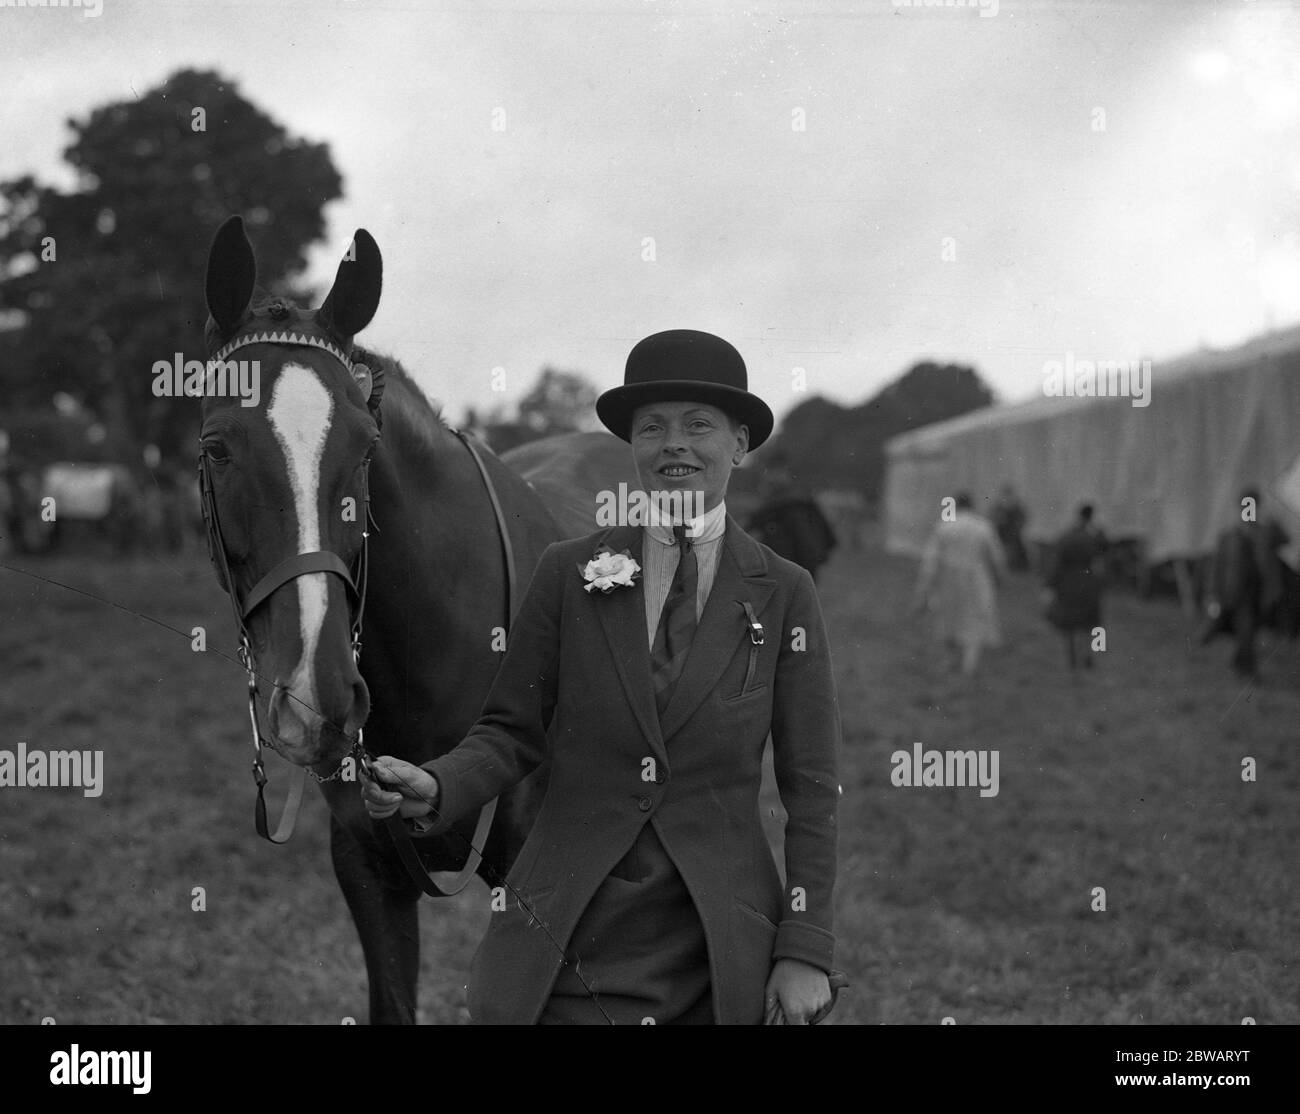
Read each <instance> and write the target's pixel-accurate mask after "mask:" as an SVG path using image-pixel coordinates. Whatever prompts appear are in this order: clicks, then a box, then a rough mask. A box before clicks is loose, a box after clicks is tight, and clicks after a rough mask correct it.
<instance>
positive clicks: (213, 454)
mask: <svg viewBox="0 0 1300 1114" xmlns="http://www.w3.org/2000/svg"><path fill="white" fill-rule="evenodd" d="M203 455H204V456H206V457H207V458H208V459H209V460H210V461H212V463H213V464H225V463H226V462H227V461H228V460H229V459H230V453H229V452H228V451H227V449H226V446H225V445H223V444H222V443H221V442H220V441H204V442H203Z"/></svg>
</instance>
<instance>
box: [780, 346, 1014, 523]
mask: <svg viewBox="0 0 1300 1114" xmlns="http://www.w3.org/2000/svg"><path fill="white" fill-rule="evenodd" d="M993 398H994V396H993V391H992V390H991V389H990V388H989V386H988V385H987V384H986V383H985V382H984V381H983V380H982V379H981V378H980V377H979V374H978V373H977V372H976V371H975V370H974V368H969V367H964V366H962V365H960V364H944V365H940V364H935V363H930V362H923V363H919V364H916V365H915V366H913V367H912V368H911V369H910V370H909V371H908V372H907V373H906V374H905V375H903V376H901V377H900V378H899V379H896V380H895V381H894V382H893V383H890V384H888V385H887V386H885V387H884V388H882V389H881V390H880V391H879V392H877V393H876V394H875V395H874V396H872V397H871V398H870V399H868V400H867V401H866V402H864V403H862V404H861V405H860V406H854V407H843V406H839V405H837V404H836V403H834V402H831V401H829V400H828V399H824V398H821V397H815V398H810V399H809V400H808V401H807V402H804V403H801V404H800V405H799V406H797V407H795V408H794V409H793V410H791V411H790V412H789V413H788V414H787V415H786V417H785V420H784V421H783V422H782V423H781V429H780V431H779V432H778V434H777V435H776V436H775V437H774V438H773V439H772V441H771V444H770V447H765V448H764V450H763V456H764V458H765V459H766V460H768V461H773V460H775V461H779V462H780V464H781V466H782V467H783V468H786V469H788V470H789V472H790V474H791V475H792V477H793V478H794V480H795V481H796V483H797V484H798V485H800V486H802V487H804V488H808V489H812V490H817V489H819V488H827V487H840V488H849V489H853V490H857V491H861V492H863V493H864V494H865V495H866V497H867V498H868V500H875V499H876V498H877V497H878V496H879V494H880V489H881V485H882V484H883V482H884V474H885V442H886V441H888V440H889V439H890V438H891V437H896V436H898V434H900V433H906V432H907V431H908V430H911V429H916V428H918V427H920V426H923V425H929V424H930V423H932V422H938V421H943V420H945V419H947V418H953V417H956V416H957V415H958V414H964V413H967V412H968V411H970V410H977V409H979V408H980V407H982V406H988V405H990V404H991V403H992V402H993ZM756 463H758V462H756Z"/></svg>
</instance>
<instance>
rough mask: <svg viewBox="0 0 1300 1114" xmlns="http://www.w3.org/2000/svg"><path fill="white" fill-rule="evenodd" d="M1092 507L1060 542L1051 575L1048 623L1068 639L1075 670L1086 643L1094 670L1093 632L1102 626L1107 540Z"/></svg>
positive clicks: (1082, 512)
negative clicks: (1093, 517)
mask: <svg viewBox="0 0 1300 1114" xmlns="http://www.w3.org/2000/svg"><path fill="white" fill-rule="evenodd" d="M1092 513H1093V512H1092V506H1091V504H1089V503H1084V504H1083V505H1082V506H1081V507H1080V508H1079V513H1078V517H1077V519H1076V520H1075V522H1074V525H1072V526H1071V527H1070V528H1069V529H1068V530H1066V531H1065V533H1064V534H1062V535H1061V536H1060V537H1059V538H1058V539H1057V541H1056V546H1055V554H1054V556H1053V559H1052V564H1051V568H1050V571H1049V573H1048V576H1047V587H1048V588H1049V590H1050V591H1051V593H1052V597H1051V601H1050V603H1049V604H1048V607H1047V618H1048V621H1049V622H1050V623H1051V624H1052V625H1053V626H1054V627H1056V628H1057V630H1059V631H1060V632H1061V633H1062V634H1063V635H1064V636H1065V653H1066V658H1067V660H1068V661H1069V663H1070V668H1071V669H1074V668H1075V667H1076V665H1077V663H1078V660H1079V655H1078V653H1076V644H1077V643H1079V642H1080V641H1081V642H1082V647H1083V650H1082V656H1083V664H1084V667H1085V668H1087V669H1091V668H1092V637H1093V635H1092V632H1093V629H1094V628H1095V627H1099V626H1101V589H1102V573H1103V570H1102V565H1101V561H1102V557H1103V556H1104V555H1105V553H1106V537H1105V535H1104V534H1102V532H1101V531H1100V530H1099V529H1097V527H1096V526H1094V525H1093V522H1092Z"/></svg>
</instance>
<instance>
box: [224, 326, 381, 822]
mask: <svg viewBox="0 0 1300 1114" xmlns="http://www.w3.org/2000/svg"><path fill="white" fill-rule="evenodd" d="M249 344H278V345H286V346H288V345H299V346H308V347H312V348H320V349H322V350H323V351H325V352H327V353H329V355H331V356H333V357H334V358H335V359H336V360H338V361H339V362H340V363H342V364H343V366H344V367H346V368H347V369H348V374H349V375H351V376H352V377H353V378H354V379H357V380H360V379H362V378H363V377H365V378H366V380H367V381H368V379H369V369H368V368H367V367H366V366H365V365H364V364H356V363H354V362H353V361H352V359H351V358H350V357H349V356H348V355H347V353H345V352H344V351H343V350H342V349H341V348H339V347H338V346H337V345H335V344H333V343H332V342H330V341H328V340H324V339H322V338H320V337H316V336H311V335H308V334H304V333H296V332H292V331H289V330H269V331H262V332H257V333H250V334H246V335H244V336H241V337H237V338H236V339H234V340H232V341H230V342H229V343H227V344H226V345H224V346H223V347H222V348H221V349H220V350H219V351H218V352H217V353H216V354H215V355H214V356H213V357H212V359H211V360H209V361H208V372H209V374H211V373H212V371H213V370H214V367H215V365H217V364H220V363H221V362H222V361H224V360H225V359H226V358H227V357H228V356H229V355H230V353H231V352H233V351H235V350H236V349H238V348H242V347H244V346H245V345H249ZM361 467H362V472H361V490H362V498H363V502H364V515H365V517H364V519H363V520H362V532H361V551H360V553H359V554H358V555H357V559H356V564H355V566H354V567H353V568H352V569H349V568H348V567H347V565H345V564H344V563H343V560H342V558H340V557H339V556H338V554H337V553H332V552H330V551H329V550H324V549H322V550H316V551H315V552H312V553H299V554H297V555H296V556H293V557H290V558H288V559H287V560H285V561H281V562H280V563H279V564H278V565H276V566H275V567H274V568H272V569H271V570H270V571H269V572H268V573H266V574H265V575H264V576H263V577H261V579H259V580H258V581H257V583H256V584H254V585H253V587H252V588H251V589H249V591H248V593H247V594H246V595H245V596H244V597H243V599H242V600H241V599H240V594H239V591H238V589H237V588H236V586H235V580H234V577H233V576H232V575H231V570H230V558H229V554H228V552H227V549H226V542H225V537H224V536H223V534H222V532H221V520H220V518H219V517H218V514H217V502H216V495H215V492H214V489H213V483H212V460H211V458H210V457H209V455H208V452H207V449H206V448H204V447H203V445H202V443H200V446H199V493H200V500H201V503H202V507H203V522H204V525H205V527H206V529H207V536H208V556H209V558H210V559H211V561H212V563H213V565H214V566H215V567H216V570H217V578H218V580H220V582H221V586H222V587H223V588H224V589H225V590H226V591H227V593H229V595H230V603H231V609H232V611H233V612H234V616H235V629H236V630H237V631H238V632H239V649H238V651H237V655H238V657H239V661H240V664H241V665H243V667H244V670H245V672H246V673H247V674H248V722H249V728H250V730H251V732H252V739H253V780H254V782H256V784H257V804H256V810H255V813H254V823H255V824H256V826H257V834H258V835H260V836H261V837H262V838H263V839H267V840H270V842H272V843H285V842H287V841H288V839H289V837H290V836H291V835H292V834H293V829H294V825H295V823H296V822H297V818H298V809H299V807H300V806H301V804H302V794H303V787H304V785H305V784H306V780H307V775H308V774H310V775H311V777H312V778H314V779H315V780H316V781H318V782H321V783H324V782H329V781H334V780H335V779H336V778H338V777H340V776H342V774H343V771H344V768H345V765H346V762H347V760H348V759H349V758H351V759H352V760H353V761H354V762H355V763H357V764H360V765H364V764H365V763H366V762H367V760H368V758H369V756H368V755H367V754H366V750H365V746H364V743H363V741H362V740H363V732H362V730H361V729H360V728H358V730H357V737H356V739H355V740H354V741H353V743H352V746H351V748H350V749H349V751H348V753H347V754H346V755H344V756H343V758H342V759H341V760H340V761H339V765H338V767H337V768H336V769H335V770H334V772H333V773H332V774H330V775H328V776H327V777H321V776H320V775H319V774H317V773H316V772H315V771H314V770H312V769H310V768H309V767H300V773H299V776H298V777H297V778H296V779H295V781H294V783H293V785H292V786H291V787H290V789H289V795H288V798H287V800H286V802H285V806H284V810H283V811H282V813H281V815H280V820H279V822H278V823H277V824H276V826H275V830H274V831H271V830H270V827H269V825H268V823H267V809H266V795H265V790H266V783H267V777H266V770H265V768H264V766H263V763H262V748H263V747H270V748H271V749H272V750H276V749H277V748H276V746H275V743H274V742H273V741H272V740H271V739H268V738H266V737H264V736H263V734H262V727H261V720H260V719H259V716H258V710H257V698H258V690H257V677H258V674H257V665H256V663H255V661H254V659H253V645H252V640H251V638H250V636H249V631H248V622H249V619H250V618H251V616H252V615H253V613H254V612H255V611H256V610H257V609H258V608H259V607H260V606H261V605H262V604H264V603H265V602H266V601H267V600H268V599H270V598H271V596H272V595H273V594H274V593H275V591H276V590H277V589H279V588H282V587H283V586H284V585H286V584H288V583H290V582H292V581H294V580H297V579H298V577H300V576H306V575H307V574H308V573H317V572H323V573H333V574H334V575H335V576H337V577H339V578H340V579H341V580H342V581H343V583H344V584H346V585H347V587H348V592H349V596H350V603H351V607H350V611H351V632H352V657H353V660H354V661H355V662H356V663H357V664H358V665H359V664H360V662H361V623H362V619H363V617H364V615H365V609H366V576H367V571H368V568H369V561H368V547H369V540H370V530H371V529H372V528H373V527H374V520H373V518H372V517H371V514H370V458H369V456H367V457H366V459H365V460H364V461H363V463H362V466H361Z"/></svg>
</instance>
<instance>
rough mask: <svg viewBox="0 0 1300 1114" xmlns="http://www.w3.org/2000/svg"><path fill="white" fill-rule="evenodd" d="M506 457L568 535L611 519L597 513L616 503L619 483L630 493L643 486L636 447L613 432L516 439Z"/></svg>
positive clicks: (578, 534)
mask: <svg viewBox="0 0 1300 1114" xmlns="http://www.w3.org/2000/svg"><path fill="white" fill-rule="evenodd" d="M501 460H502V462H503V463H505V464H508V465H509V466H510V467H511V468H512V469H513V470H514V471H516V472H517V473H519V475H520V476H522V477H523V478H524V480H526V481H527V482H528V484H529V486H530V487H532V489H533V490H534V491H536V492H537V494H538V496H539V498H540V499H541V500H542V502H543V503H544V504H545V505H546V509H547V510H549V511H550V512H551V516H552V517H553V518H554V519H555V522H556V525H557V526H558V527H559V530H560V533H561V534H562V535H563V536H564V537H566V538H580V537H583V536H585V535H587V534H590V533H591V532H592V531H593V530H597V529H599V528H600V527H601V526H602V525H612V523H609V522H606V521H604V520H602V519H601V518H600V517H598V515H599V512H600V510H601V508H602V507H609V506H610V505H611V504H615V505H616V503H617V498H618V492H619V485H620V484H622V485H623V490H624V491H626V492H627V493H628V495H629V498H630V497H631V495H632V493H634V492H639V491H640V490H641V479H640V477H639V476H638V475H637V470H636V465H635V463H634V462H633V459H632V450H631V449H630V448H629V447H628V444H627V442H626V441H622V440H620V439H619V438H617V437H615V436H614V435H613V434H612V433H602V432H599V431H589V432H584V433H557V434H555V435H554V436H552V437H544V438H542V439H541V440H538V441H526V442H525V443H524V444H522V445H517V446H515V448H513V449H509V450H507V451H506V452H504V453H502V454H501Z"/></svg>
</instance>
